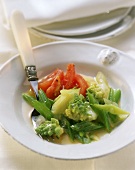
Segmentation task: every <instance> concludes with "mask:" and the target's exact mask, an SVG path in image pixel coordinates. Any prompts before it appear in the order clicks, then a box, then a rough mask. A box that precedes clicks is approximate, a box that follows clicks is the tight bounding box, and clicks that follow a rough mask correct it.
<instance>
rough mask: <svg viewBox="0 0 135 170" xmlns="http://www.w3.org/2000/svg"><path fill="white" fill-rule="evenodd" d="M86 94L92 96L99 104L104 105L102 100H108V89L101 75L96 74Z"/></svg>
mask: <svg viewBox="0 0 135 170" xmlns="http://www.w3.org/2000/svg"><path fill="white" fill-rule="evenodd" d="M87 92H88V93H91V94H93V96H94V97H95V98H96V99H97V101H98V102H99V103H104V98H106V99H108V96H109V92H110V87H109V85H108V82H107V80H106V77H105V76H104V74H103V73H101V72H98V73H97V75H96V78H95V82H92V83H91V84H90V87H89V88H88V89H87Z"/></svg>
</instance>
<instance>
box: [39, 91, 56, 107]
mask: <svg viewBox="0 0 135 170" xmlns="http://www.w3.org/2000/svg"><path fill="white" fill-rule="evenodd" d="M38 95H39V96H38V97H39V101H40V102H42V103H45V105H46V106H47V107H48V108H49V109H51V107H52V105H53V103H54V101H53V100H51V99H49V98H48V97H47V96H46V94H45V93H44V91H43V90H42V89H40V90H39V91H38Z"/></svg>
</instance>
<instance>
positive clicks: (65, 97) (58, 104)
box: [51, 89, 80, 114]
mask: <svg viewBox="0 0 135 170" xmlns="http://www.w3.org/2000/svg"><path fill="white" fill-rule="evenodd" d="M79 91H80V89H70V90H65V89H64V90H61V91H60V93H61V94H60V95H59V96H58V98H56V100H55V103H54V104H53V105H52V109H51V110H52V112H53V113H54V114H63V113H64V112H65V110H66V108H67V106H68V104H69V102H70V101H71V100H72V98H73V97H74V94H79Z"/></svg>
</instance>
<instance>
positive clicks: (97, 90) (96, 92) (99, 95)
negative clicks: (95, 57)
mask: <svg viewBox="0 0 135 170" xmlns="http://www.w3.org/2000/svg"><path fill="white" fill-rule="evenodd" d="M88 93H91V94H93V96H94V97H95V99H97V101H98V102H99V103H103V102H104V100H103V99H104V98H105V93H104V91H103V89H102V88H101V87H100V86H99V84H97V83H93V84H91V85H90V87H89V88H88V89H87V95H88Z"/></svg>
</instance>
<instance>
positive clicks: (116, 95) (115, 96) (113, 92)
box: [108, 88, 121, 104]
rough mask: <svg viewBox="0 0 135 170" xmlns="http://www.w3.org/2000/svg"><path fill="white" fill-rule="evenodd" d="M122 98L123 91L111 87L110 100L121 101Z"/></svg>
mask: <svg viewBox="0 0 135 170" xmlns="http://www.w3.org/2000/svg"><path fill="white" fill-rule="evenodd" d="M120 98H121V91H120V89H113V88H110V93H109V98H108V99H109V100H110V101H112V102H115V103H117V104H118V103H119V102H120Z"/></svg>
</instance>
